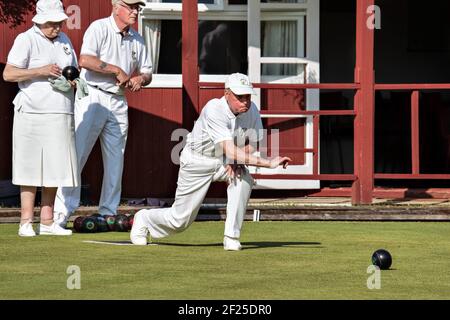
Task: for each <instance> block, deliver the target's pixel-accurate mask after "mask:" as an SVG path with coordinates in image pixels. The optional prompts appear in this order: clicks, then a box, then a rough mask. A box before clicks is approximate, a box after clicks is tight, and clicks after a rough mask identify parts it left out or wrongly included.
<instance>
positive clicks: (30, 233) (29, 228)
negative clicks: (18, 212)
mask: <svg viewBox="0 0 450 320" xmlns="http://www.w3.org/2000/svg"><path fill="white" fill-rule="evenodd" d="M19 236H21V237H34V236H36V232H34V230H33V224H32V223H31V222H25V223H24V224H21V225H20V226H19Z"/></svg>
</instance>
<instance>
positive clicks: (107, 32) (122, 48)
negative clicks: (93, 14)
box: [80, 16, 152, 94]
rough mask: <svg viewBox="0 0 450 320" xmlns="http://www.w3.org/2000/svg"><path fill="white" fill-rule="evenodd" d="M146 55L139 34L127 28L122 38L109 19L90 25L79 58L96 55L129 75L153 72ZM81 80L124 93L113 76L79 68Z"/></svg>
mask: <svg viewBox="0 0 450 320" xmlns="http://www.w3.org/2000/svg"><path fill="white" fill-rule="evenodd" d="M147 52H148V51H147V48H146V47H145V43H144V39H143V38H142V37H141V35H140V34H139V33H138V32H137V31H135V30H134V29H133V28H131V27H130V29H129V31H128V34H127V35H125V36H122V34H121V33H120V30H119V28H118V27H117V24H116V22H115V21H114V18H113V17H112V16H110V17H108V18H103V19H100V20H96V21H94V22H92V24H91V25H90V26H89V28H88V29H87V30H86V32H85V34H84V38H83V45H82V46H81V54H82V55H90V56H95V57H97V58H99V59H100V60H102V61H104V62H106V63H109V64H112V65H115V66H118V67H120V68H121V69H122V70H123V71H125V73H127V74H128V75H132V74H133V73H135V72H139V73H151V72H152V63H151V60H150V57H149V55H148V53H147ZM80 77H81V78H83V79H85V80H86V81H87V83H88V84H90V85H92V86H97V87H99V88H100V89H102V90H105V91H109V92H113V93H117V94H123V88H120V87H119V86H116V81H117V80H116V77H115V76H114V75H113V74H103V73H99V72H95V71H90V70H86V69H82V70H81V74H80Z"/></svg>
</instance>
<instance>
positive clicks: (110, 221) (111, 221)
mask: <svg viewBox="0 0 450 320" xmlns="http://www.w3.org/2000/svg"><path fill="white" fill-rule="evenodd" d="M105 220H106V224H107V226H108V231H114V230H115V225H116V217H115V216H105Z"/></svg>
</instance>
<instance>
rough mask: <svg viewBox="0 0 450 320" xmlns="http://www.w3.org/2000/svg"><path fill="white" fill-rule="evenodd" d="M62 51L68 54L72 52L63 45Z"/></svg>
mask: <svg viewBox="0 0 450 320" xmlns="http://www.w3.org/2000/svg"><path fill="white" fill-rule="evenodd" d="M63 49H64V52H65V53H66V54H67V55H68V56H69V55H71V54H72V52H71V51H70V48H69V46H67V45H65V46H63Z"/></svg>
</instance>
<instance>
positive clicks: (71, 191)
mask: <svg viewBox="0 0 450 320" xmlns="http://www.w3.org/2000/svg"><path fill="white" fill-rule="evenodd" d="M140 6H145V2H144V1H139V0H112V15H111V16H110V17H108V18H104V19H100V20H96V21H94V22H93V23H92V24H91V25H90V26H89V28H88V29H87V30H86V33H85V34H84V38H83V45H82V47H81V53H80V63H79V64H80V66H81V67H82V70H81V73H80V77H81V78H82V79H84V80H85V81H86V83H87V84H88V89H89V95H88V96H87V97H84V98H82V99H81V100H78V99H77V101H76V103H75V140H76V150H77V156H78V166H79V168H80V171H81V170H82V169H83V167H84V165H85V163H86V161H87V158H88V156H89V154H90V152H91V150H92V148H93V146H94V144H95V142H96V141H97V139H98V138H100V144H101V148H102V157H103V169H104V170H103V171H104V173H103V185H102V191H101V196H100V203H99V213H100V214H101V215H115V214H116V210H117V207H118V205H119V203H120V195H121V190H122V186H121V184H122V171H123V159H124V152H125V145H126V141H127V133H128V105H127V100H126V97H125V89H129V90H130V91H132V92H136V91H139V90H140V89H141V88H142V87H143V86H145V85H148V84H149V83H150V82H151V79H152V64H151V61H150V59H149V56H148V54H147V50H146V47H145V43H144V40H143V38H142V37H141V36H140V35H139V34H138V32H136V31H135V30H134V29H133V28H131V25H133V24H134V23H135V22H136V20H137V17H138V13H139V12H140V10H141V7H140ZM80 192H81V189H80V187H77V188H59V189H58V192H57V195H56V200H55V221H57V222H58V223H59V224H60V225H61V226H65V225H66V222H67V219H68V217H69V216H70V215H71V214H72V213H73V212H74V211H75V210H76V209H77V208H78V206H79V203H80Z"/></svg>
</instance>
